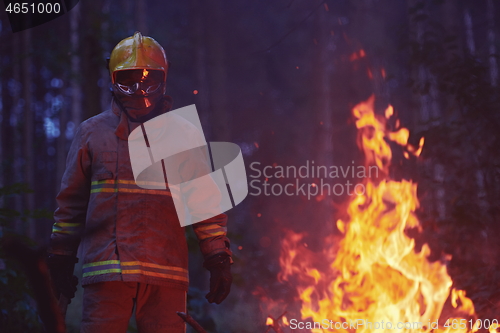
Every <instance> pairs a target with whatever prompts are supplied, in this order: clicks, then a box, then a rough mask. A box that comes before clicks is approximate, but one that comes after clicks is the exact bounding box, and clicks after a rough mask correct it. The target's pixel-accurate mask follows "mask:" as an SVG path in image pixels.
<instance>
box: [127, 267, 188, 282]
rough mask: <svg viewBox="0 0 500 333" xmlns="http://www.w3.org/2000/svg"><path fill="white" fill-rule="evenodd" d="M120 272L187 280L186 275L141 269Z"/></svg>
mask: <svg viewBox="0 0 500 333" xmlns="http://www.w3.org/2000/svg"><path fill="white" fill-rule="evenodd" d="M122 274H142V275H149V276H156V277H162V278H167V279H172V280H180V281H186V282H187V281H189V279H188V277H187V276H179V275H172V274H165V273H156V272H150V271H143V270H142V269H123V270H122Z"/></svg>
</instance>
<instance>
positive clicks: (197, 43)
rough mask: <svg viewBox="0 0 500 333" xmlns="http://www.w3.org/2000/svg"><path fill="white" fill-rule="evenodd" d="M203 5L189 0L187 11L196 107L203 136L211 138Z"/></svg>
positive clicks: (196, 0) (200, 2)
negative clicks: (188, 13) (189, 20)
mask: <svg viewBox="0 0 500 333" xmlns="http://www.w3.org/2000/svg"><path fill="white" fill-rule="evenodd" d="M203 5H204V2H203V1H200V0H191V2H190V6H191V8H190V11H189V12H190V13H191V15H192V24H191V28H192V30H191V37H192V40H193V50H194V71H195V78H196V81H195V82H196V83H195V89H196V90H197V95H196V106H197V108H198V113H199V115H200V121H201V125H202V127H203V130H204V133H205V137H206V138H212V132H211V127H210V118H209V110H210V109H209V108H210V104H209V96H210V85H209V83H208V74H207V47H206V44H205V38H204V31H205V30H206V26H207V24H206V21H205V20H204V18H205V17H204V7H203Z"/></svg>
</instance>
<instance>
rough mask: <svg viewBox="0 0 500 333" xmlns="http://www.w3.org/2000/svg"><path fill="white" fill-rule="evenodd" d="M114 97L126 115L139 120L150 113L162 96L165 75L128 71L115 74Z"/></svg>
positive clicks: (155, 71) (158, 71)
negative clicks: (126, 112)
mask: <svg viewBox="0 0 500 333" xmlns="http://www.w3.org/2000/svg"><path fill="white" fill-rule="evenodd" d="M113 88H114V91H115V95H116V97H117V98H118V99H119V100H120V102H121V103H122V105H123V106H124V107H125V108H126V109H127V111H128V113H129V114H130V115H131V116H132V117H134V118H139V117H142V116H145V115H147V114H148V113H150V112H151V111H152V110H153V109H154V108H155V107H156V104H157V103H158V102H159V101H160V99H161V98H162V96H163V94H164V88H165V73H163V72H162V71H160V70H147V69H130V70H123V71H118V72H115V84H114V85H113Z"/></svg>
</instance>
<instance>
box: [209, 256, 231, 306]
mask: <svg viewBox="0 0 500 333" xmlns="http://www.w3.org/2000/svg"><path fill="white" fill-rule="evenodd" d="M231 264H232V260H231V256H230V255H229V254H227V253H226V252H222V253H219V254H216V255H214V256H212V257H210V258H208V259H206V260H205V262H204V263H203V267H205V268H206V269H208V270H209V271H210V292H209V293H208V294H207V295H206V296H205V298H206V299H207V300H208V302H209V303H216V304H220V303H221V302H222V301H223V300H224V299H225V298H226V297H227V295H229V291H230V290H231V283H232V282H233V277H232V275H231Z"/></svg>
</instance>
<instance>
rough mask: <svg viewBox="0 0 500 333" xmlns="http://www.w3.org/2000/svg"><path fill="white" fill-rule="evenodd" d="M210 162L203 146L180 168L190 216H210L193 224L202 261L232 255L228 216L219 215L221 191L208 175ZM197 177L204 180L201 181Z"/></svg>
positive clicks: (193, 151)
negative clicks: (202, 257) (219, 255)
mask: <svg viewBox="0 0 500 333" xmlns="http://www.w3.org/2000/svg"><path fill="white" fill-rule="evenodd" d="M209 161H210V159H209V157H208V150H206V147H199V148H197V149H193V150H191V151H190V152H187V153H186V154H185V158H184V159H183V163H182V165H181V168H180V169H181V170H182V172H181V178H182V180H183V181H184V183H183V184H182V185H181V188H182V189H181V191H182V194H183V197H184V202H185V204H186V206H187V208H188V210H189V212H190V214H191V215H192V216H197V217H198V218H199V219H203V217H202V216H209V218H206V219H203V220H202V221H201V222H197V223H195V224H193V230H194V232H195V234H196V237H197V238H198V242H199V246H200V250H201V252H202V254H203V256H204V258H205V259H206V258H209V257H211V256H213V255H215V254H218V253H221V252H226V253H228V254H229V255H231V250H230V248H229V245H230V241H229V239H228V238H227V215H226V214H224V213H221V208H220V205H221V193H220V190H219V188H218V187H217V185H216V183H215V182H214V181H213V180H212V178H211V177H210V176H208V174H209V173H211V171H212V170H211V167H210V165H209V163H210V162H209ZM203 176H205V177H203ZM207 176H208V177H207ZM200 177H203V181H201V182H200V181H199V180H200ZM200 217H202V218H200Z"/></svg>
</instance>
